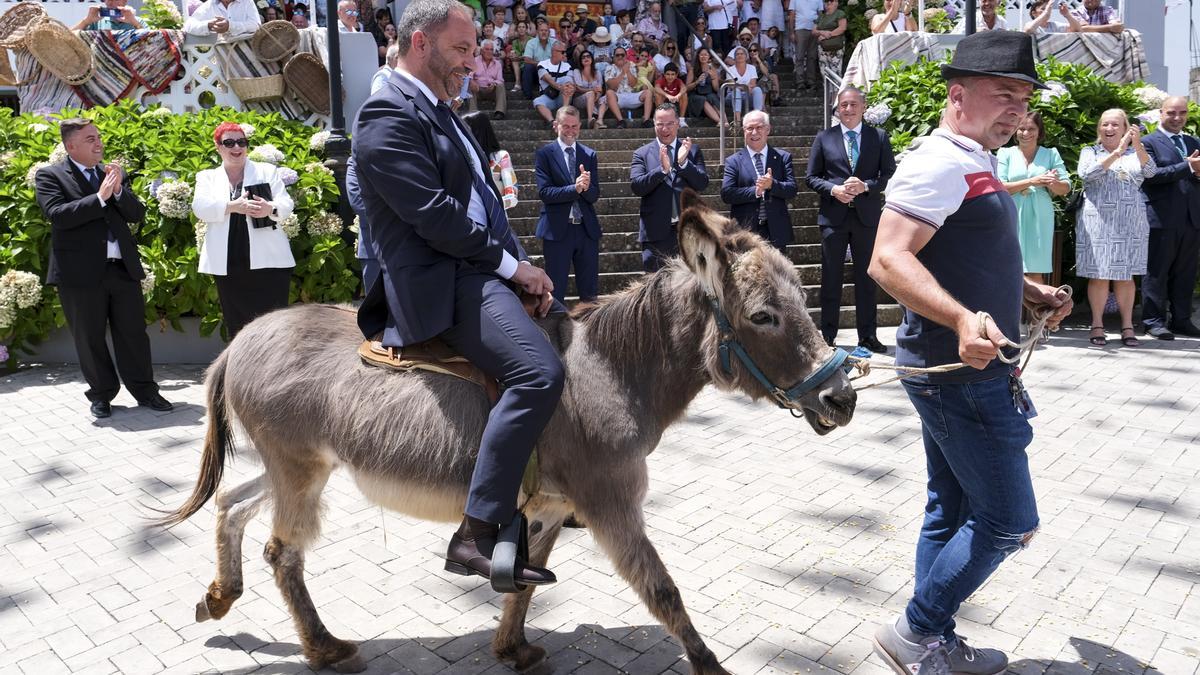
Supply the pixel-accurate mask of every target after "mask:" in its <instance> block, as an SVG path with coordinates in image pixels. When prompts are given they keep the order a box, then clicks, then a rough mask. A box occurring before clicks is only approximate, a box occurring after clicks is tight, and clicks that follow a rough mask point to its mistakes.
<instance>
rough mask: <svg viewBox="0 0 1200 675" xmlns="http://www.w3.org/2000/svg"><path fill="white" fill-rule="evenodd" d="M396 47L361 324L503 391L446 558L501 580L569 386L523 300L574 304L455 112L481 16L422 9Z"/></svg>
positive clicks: (371, 112) (378, 144)
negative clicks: (500, 558) (537, 460)
mask: <svg viewBox="0 0 1200 675" xmlns="http://www.w3.org/2000/svg"><path fill="white" fill-rule="evenodd" d="M396 44H397V46H398V47H399V50H400V63H399V65H398V66H397V68H396V69H395V72H394V74H393V75H392V77H391V79H390V81H389V82H388V85H387V86H386V87H384V88H383V89H382V90H381V91H380V92H378V93H377V94H375V95H374V96H372V97H371V98H370V99H369V100H368V101H367V102H366V103H365V104H364V105H363V108H362V111H361V112H360V114H359V119H358V124H357V127H356V128H355V132H354V158H355V162H356V164H357V166H358V177H359V181H360V184H361V188H362V198H363V202H364V205H365V206H366V210H367V215H368V220H369V221H370V223H371V226H372V242H371V244H372V250H371V251H370V253H371V255H372V256H373V257H374V258H375V259H376V260H377V261H378V262H379V267H380V270H381V274H380V276H379V278H378V280H377V281H376V282H375V283H374V284H373V285H372V286H371V288H370V289H368V292H367V297H366V299H365V301H364V302H363V304H362V307H361V309H360V310H359V320H358V321H359V326H360V327H361V328H362V330H363V333H364V334H365V335H366V336H367V337H369V338H370V337H374V336H377V335H379V334H380V333H382V338H381V342H382V345H383V346H384V347H391V348H396V349H402V348H404V347H409V346H411V345H415V344H417V343H420V342H424V341H427V340H430V339H432V338H435V337H436V338H439V339H440V340H441V341H442V342H444V343H445V344H447V345H449V346H450V347H451V348H452V349H454V350H455V351H457V352H458V353H459V354H461V355H462V356H465V357H466V358H467V359H469V360H470V361H471V363H473V364H474V365H475V366H477V367H478V368H479V369H480V370H482V371H483V372H484V373H485V374H486V375H487V376H488V377H491V378H494V379H495V380H497V381H498V382H499V383H500V384H501V385H502V393H500V396H499V399H498V400H497V401H496V403H495V405H494V407H493V408H492V410H491V413H490V415H489V417H488V420H487V426H486V428H485V429H484V433H483V439H482V441H481V442H480V445H479V455H478V459H477V460H476V463H475V470H474V474H473V475H472V476H471V487H470V491H469V492H468V496H467V504H466V513H465V514H464V517H463V521H462V525H461V526H459V528H458V531H457V532H455V534H454V536H453V537H451V539H450V546H449V549H448V550H447V552H446V569H447V570H448V571H451V572H455V573H458V574H464V575H471V574H475V575H479V576H481V577H484V578H487V579H492V573H493V560H492V558H493V552H494V550H495V549H496V545H497V539H498V537H499V535H500V528H501V527H502V526H510V525H512V524H513V523H519V521H520V516H519V514H518V513H517V496H518V491H519V490H520V487H521V479H522V476H523V474H524V472H525V467H526V464H527V463H528V462H529V458H530V454H531V453H532V451H533V447H534V444H535V443H536V442H537V439H538V437H539V436H540V435H541V433H542V429H543V427H545V426H546V424H547V422H548V421H549V420H550V417H551V416H552V415H553V413H554V411H555V409H556V408H557V406H558V401H559V396H560V394H561V393H562V389H563V381H564V372H563V366H562V363H561V361H560V359H559V356H558V355H557V353H556V352H555V350H554V348H553V347H552V346H551V345H550V342H549V341H548V340H547V338H546V336H545V334H544V333H542V332H541V330H540V329H539V328H538V327H537V326H536V325H535V324H534V322H533V321H532V320H531V319H530V317H529V316H528V315H527V313H526V311H525V309H524V308H523V307H522V304H521V298H520V297H518V293H519V292H524V293H526V294H528V295H530V296H533V297H534V298H535V299H536V303H537V304H536V310H535V311H536V312H537V314H538V315H540V316H545V315H546V314H547V313H548V311H550V309H551V308H552V307H553V308H555V309H556V310H560V309H562V306H561V305H559V304H557V303H555V302H554V300H553V298H552V296H551V291H552V290H553V284H552V283H551V281H550V279H549V277H547V276H546V274H545V272H543V271H542V270H541V269H539V268H537V267H534V266H533V265H531V264H529V261H528V260H527V258H526V255H525V251H524V250H523V249H522V247H521V245H520V243H519V242H518V240H517V237H516V236H515V235H514V233H513V231H512V229H511V228H510V227H509V223H508V219H507V217H506V216H505V214H504V208H503V206H502V202H501V197H500V194H499V193H498V192H497V191H496V189H495V185H494V184H493V182H492V180H491V177H490V169H489V168H488V161H487V157H486V155H485V154H484V152H483V150H482V149H481V148H480V147H479V144H478V143H476V142H475V139H474V138H473V137H472V136H471V134H470V132H469V131H468V130H467V128H466V127H465V126H464V125H463V123H462V122H461V121H460V120H459V119H458V117H457V116H456V115H455V114H454V113H453V112H451V110H450V108H449V107H448V105H447V101H449V100H450V99H451V98H453V97H454V96H455V95H456V94H457V92H458V91H459V89H460V83H461V80H462V77H463V76H465V75H467V74H468V73H470V72H471V68H472V65H473V61H474V52H475V27H474V24H473V22H472V18H471V11H470V9H469V8H467V7H466V6H465V5H462V4H461V3H459V2H457V1H456V0H414V2H412V3H411V4H409V5H408V7H407V9H405V11H404V15H403V16H402V17H401V18H400V21H399V23H398V24H397V26H396ZM520 527H521V526H520V525H519V524H518V525H515V526H513V528H511V529H506V532H507V533H512V532H516V531H517V530H519V528H520ZM517 534H519V532H517ZM505 539H508V537H505ZM508 563H509V565H511V567H509V566H507V565H506V571H507V572H508V574H509V575H511V576H509V583H507V584H501V585H497V584H496V581H495V580H493V587H495V588H496V590H501V591H503V590H508V591H515V590H518V588H519V587H520V585H522V584H528V585H539V584H549V583H553V582H554V581H555V577H554V574H553V573H552V572H550V571H549V570H547V569H543V568H540V567H535V566H532V565H529V564H527V563H526V561H525V560H523V559H521V558H520V556H519V555H518V556H517V557H516V560H515V561H513V560H512V559H511V558H509V559H508ZM501 576H505V575H501ZM513 582H515V584H514V583H513Z"/></svg>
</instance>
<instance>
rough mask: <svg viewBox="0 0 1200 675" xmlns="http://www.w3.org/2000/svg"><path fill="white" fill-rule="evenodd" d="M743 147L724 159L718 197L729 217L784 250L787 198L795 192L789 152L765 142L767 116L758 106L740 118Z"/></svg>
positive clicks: (787, 237)
mask: <svg viewBox="0 0 1200 675" xmlns="http://www.w3.org/2000/svg"><path fill="white" fill-rule="evenodd" d="M742 135H743V136H744V138H745V141H746V147H744V148H742V149H741V150H739V151H738V152H735V153H734V154H732V155H730V156H729V159H727V160H725V177H724V179H722V181H721V200H722V201H724V202H725V203H726V204H729V205H730V208H729V217H730V218H733V219H734V220H736V221H737V222H738V223H740V224H741V225H742V227H744V228H746V229H747V230H750V231H751V232H754V233H755V234H757V235H758V236H760V237H762V238H763V239H766V240H767V241H770V242H771V244H772V245H773V246H774V247H775V248H777V249H779V250H780V251H784V250H786V249H787V245H788V244H790V243H792V219H791V218H790V217H789V216H788V202H790V201H791V200H792V197H795V196H796V173H795V170H794V169H793V168H792V154H791V153H790V152H788V151H786V150H781V149H779V148H774V147H771V146H770V145H768V143H767V139H768V137H769V136H770V135H771V117H770V116H769V115H767V113H765V112H763V111H761V110H754V111H751V112H748V113H746V116H745V117H743V118H742Z"/></svg>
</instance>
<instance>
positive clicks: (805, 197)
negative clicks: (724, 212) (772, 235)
mask: <svg viewBox="0 0 1200 675" xmlns="http://www.w3.org/2000/svg"><path fill="white" fill-rule="evenodd" d="M707 159H708V158H707V157H706V158H705V164H706V165H707V163H708V162H707ZM792 164H793V170H794V171H795V172H796V182H797V183H798V184H799V185H798V187H799V192H797V193H796V196H795V198H793V200H792V201H791V202H790V203H791V205H792V206H804V207H807V206H816V205H817V193H815V192H812V191H811V190H809V189H808V186H806V185H805V184H804V171H805V167H806V166H807V165H804V164H801V163H799V162H796V161H793V162H792ZM714 168H715V167H709V172H708V176H709V181H708V184H709V188H708V189H707V190H705V191H704V194H706V195H713V196H716V195H719V194H720V191H721V181H720V180H718V178H719V176H718V175H715V172H714ZM592 178H593V180H595V179H597V178H599V180H600V199H608V198H609V197H618V196H625V197H628V196H629V195H630V194H631V193H630V191H629V166H628V165H624V166H614V165H612V164H601V165H600V170H599V176H593V177H592ZM517 185H518V186H519V187H518V190H519V194H520V197H521V199H523V200H525V199H528V200H530V201H536V200H537V178H536V177H535V176H534V170H533V168H532V167H530V168H517ZM716 206H719V207H722V208H727V207H724V204H723V203H721V202H720V200H719V198H718V201H717V202H716Z"/></svg>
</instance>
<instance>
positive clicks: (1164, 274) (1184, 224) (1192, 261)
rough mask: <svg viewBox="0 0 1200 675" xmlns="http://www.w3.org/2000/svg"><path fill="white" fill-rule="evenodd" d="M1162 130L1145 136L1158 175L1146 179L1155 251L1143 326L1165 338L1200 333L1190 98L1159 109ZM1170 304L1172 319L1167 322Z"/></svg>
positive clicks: (1198, 200) (1197, 195)
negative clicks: (1199, 324) (1195, 318)
mask: <svg viewBox="0 0 1200 675" xmlns="http://www.w3.org/2000/svg"><path fill="white" fill-rule="evenodd" d="M1159 114H1160V115H1161V118H1160V119H1161V120H1162V122H1161V124H1160V126H1159V127H1158V130H1157V131H1155V132H1154V133H1152V134H1147V135H1146V136H1144V137H1143V138H1142V145H1144V146H1145V147H1146V154H1148V155H1150V158H1151V159H1153V160H1154V163H1155V164H1157V165H1158V173H1156V174H1154V175H1153V176H1150V177H1149V178H1147V179H1146V180H1145V182H1144V183H1142V192H1144V193H1146V218H1147V220H1149V221H1150V250H1149V254H1148V259H1147V261H1146V263H1147V264H1146V277H1145V278H1144V279H1142V328H1143V329H1144V330H1145V331H1146V333H1147V334H1149V335H1152V336H1154V337H1156V338H1158V339H1160V340H1171V339H1174V337H1175V334H1176V333H1178V334H1179V335H1186V336H1188V337H1200V328H1196V324H1194V323H1192V293H1193V291H1194V289H1195V288H1196V261H1197V258H1200V178H1198V177H1197V171H1200V141H1197V140H1196V137H1195V136H1191V135H1188V134H1185V133H1183V127H1184V125H1186V124H1187V116H1188V102H1187V99H1186V98H1184V97H1182V96H1172V97H1171V98H1168V99H1167V100H1166V101H1164V102H1163V104H1162V108H1161V109H1160V110H1159ZM1168 305H1169V306H1170V311H1171V319H1170V321H1168V320H1167V308H1168Z"/></svg>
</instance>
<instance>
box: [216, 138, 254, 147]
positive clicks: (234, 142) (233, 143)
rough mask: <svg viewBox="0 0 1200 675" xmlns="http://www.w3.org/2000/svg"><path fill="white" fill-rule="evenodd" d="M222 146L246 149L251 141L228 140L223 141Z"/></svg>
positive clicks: (242, 139) (240, 139)
mask: <svg viewBox="0 0 1200 675" xmlns="http://www.w3.org/2000/svg"><path fill="white" fill-rule="evenodd" d="M221 145H223V146H225V147H227V148H231V149H232V148H234V147H239V148H244V147H246V146H248V145H250V141H247V140H246V139H244V138H226V139H224V140H222V141H221Z"/></svg>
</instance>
